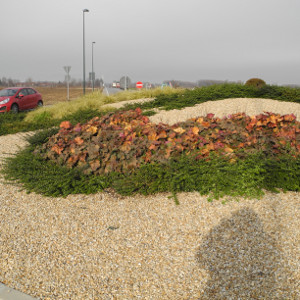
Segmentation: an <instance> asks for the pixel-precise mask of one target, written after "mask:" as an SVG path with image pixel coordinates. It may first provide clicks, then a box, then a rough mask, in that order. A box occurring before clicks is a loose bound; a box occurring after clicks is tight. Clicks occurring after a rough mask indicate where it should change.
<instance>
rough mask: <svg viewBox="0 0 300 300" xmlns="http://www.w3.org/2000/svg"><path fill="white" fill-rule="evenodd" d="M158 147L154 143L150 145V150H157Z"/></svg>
mask: <svg viewBox="0 0 300 300" xmlns="http://www.w3.org/2000/svg"><path fill="white" fill-rule="evenodd" d="M156 148H157V147H156V146H155V145H154V144H151V145H150V147H149V150H156Z"/></svg>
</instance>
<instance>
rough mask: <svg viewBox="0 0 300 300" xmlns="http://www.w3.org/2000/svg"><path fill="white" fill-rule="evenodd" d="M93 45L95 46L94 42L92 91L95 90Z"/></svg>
mask: <svg viewBox="0 0 300 300" xmlns="http://www.w3.org/2000/svg"><path fill="white" fill-rule="evenodd" d="M94 44H96V42H92V87H93V91H94V88H95V74H94Z"/></svg>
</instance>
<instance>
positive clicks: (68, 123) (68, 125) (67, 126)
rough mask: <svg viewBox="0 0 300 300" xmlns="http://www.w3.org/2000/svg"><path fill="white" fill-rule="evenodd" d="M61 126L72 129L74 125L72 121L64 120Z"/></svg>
mask: <svg viewBox="0 0 300 300" xmlns="http://www.w3.org/2000/svg"><path fill="white" fill-rule="evenodd" d="M59 127H60V128H64V129H70V128H71V127H72V124H71V123H70V121H63V122H61V123H60V125H59Z"/></svg>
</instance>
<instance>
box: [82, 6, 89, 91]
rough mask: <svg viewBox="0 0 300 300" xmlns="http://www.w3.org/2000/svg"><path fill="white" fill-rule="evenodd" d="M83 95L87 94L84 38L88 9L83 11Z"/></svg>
mask: <svg viewBox="0 0 300 300" xmlns="http://www.w3.org/2000/svg"><path fill="white" fill-rule="evenodd" d="M82 12H83V94H85V36H84V34H85V33H84V31H85V29H84V13H85V12H89V10H88V9H86V8H85V9H84V10H83V11H82Z"/></svg>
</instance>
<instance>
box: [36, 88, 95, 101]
mask: <svg viewBox="0 0 300 300" xmlns="http://www.w3.org/2000/svg"><path fill="white" fill-rule="evenodd" d="M36 90H37V91H38V92H39V93H41V94H42V96H43V101H44V105H53V104H56V103H58V102H68V100H67V88H66V87H38V88H36ZM86 92H87V93H88V94H89V93H91V92H92V90H91V89H86ZM69 93H70V100H75V99H77V98H79V97H81V96H82V94H83V91H82V88H81V87H70V91H69Z"/></svg>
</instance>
